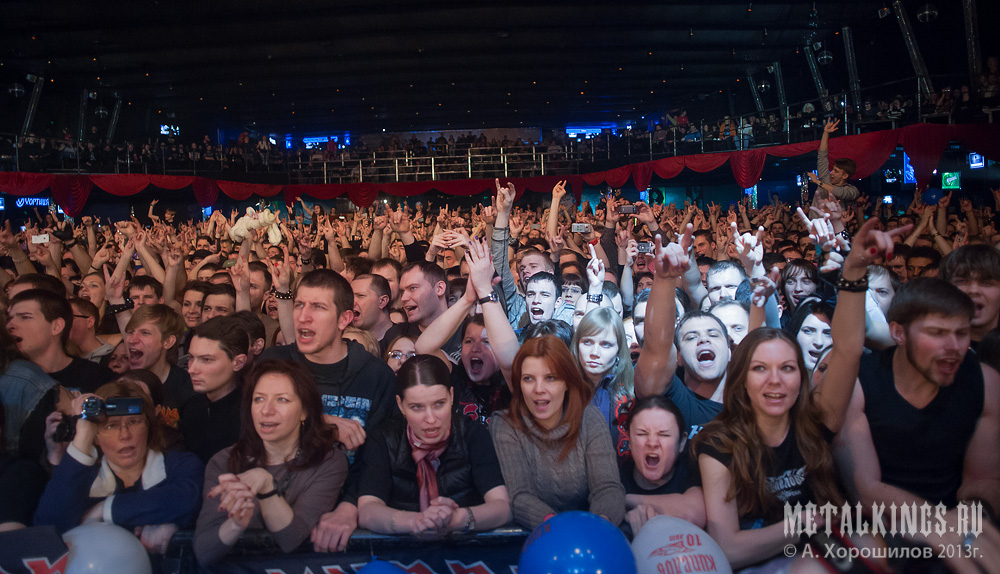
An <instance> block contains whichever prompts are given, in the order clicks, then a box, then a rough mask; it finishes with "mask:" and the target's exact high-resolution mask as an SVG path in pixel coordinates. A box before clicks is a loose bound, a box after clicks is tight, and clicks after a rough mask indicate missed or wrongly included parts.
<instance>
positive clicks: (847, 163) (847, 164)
mask: <svg viewBox="0 0 1000 574" xmlns="http://www.w3.org/2000/svg"><path fill="white" fill-rule="evenodd" d="M833 167H839V168H840V169H842V170H844V173H846V174H847V177H851V176H853V175H854V174H855V173H856V172H857V171H858V164H857V163H855V162H854V160H853V159H851V158H849V157H838V158H837V159H835V160H833Z"/></svg>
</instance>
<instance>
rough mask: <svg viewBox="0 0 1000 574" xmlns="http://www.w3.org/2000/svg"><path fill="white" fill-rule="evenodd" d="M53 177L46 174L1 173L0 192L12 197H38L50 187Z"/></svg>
mask: <svg viewBox="0 0 1000 574" xmlns="http://www.w3.org/2000/svg"><path fill="white" fill-rule="evenodd" d="M52 177H53V176H51V175H48V174H45V173H28V172H24V171H12V172H0V192H3V193H9V194H11V195H37V194H39V193H42V192H43V191H45V189H46V188H47V187H49V184H50V183H51V182H52Z"/></svg>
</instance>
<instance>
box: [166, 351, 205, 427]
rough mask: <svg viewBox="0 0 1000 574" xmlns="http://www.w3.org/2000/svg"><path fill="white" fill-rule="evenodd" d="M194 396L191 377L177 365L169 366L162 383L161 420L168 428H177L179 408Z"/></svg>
mask: <svg viewBox="0 0 1000 574" xmlns="http://www.w3.org/2000/svg"><path fill="white" fill-rule="evenodd" d="M196 394H197V393H195V392H194V387H193V386H192V385H191V375H188V372H187V371H185V370H184V369H182V368H180V367H178V366H177V365H170V372H169V373H168V374H167V379H166V380H165V381H163V411H164V412H163V418H164V419H165V420H166V421H167V422H168V424H169V426H171V427H174V428H177V421H178V420H179V419H180V413H181V407H182V406H184V403H186V402H187V401H188V399H190V398H191V397H193V396H195V395H196Z"/></svg>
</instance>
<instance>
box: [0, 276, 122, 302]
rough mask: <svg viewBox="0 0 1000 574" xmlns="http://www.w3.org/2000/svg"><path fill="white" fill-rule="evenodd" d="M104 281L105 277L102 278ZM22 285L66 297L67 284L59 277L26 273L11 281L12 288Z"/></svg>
mask: <svg viewBox="0 0 1000 574" xmlns="http://www.w3.org/2000/svg"><path fill="white" fill-rule="evenodd" d="M101 280H102V281H103V280H104V277H101ZM21 285H31V288H32V289H42V290H44V291H49V292H50V293H55V294H56V295H59V296H60V297H63V298H65V297H66V284H65V283H63V282H62V280H61V279H59V278H58V277H54V276H52V275H45V274H42V273H26V274H24V275H21V276H20V277H18V278H17V279H15V280H13V281H11V283H10V286H11V287H18V286H21Z"/></svg>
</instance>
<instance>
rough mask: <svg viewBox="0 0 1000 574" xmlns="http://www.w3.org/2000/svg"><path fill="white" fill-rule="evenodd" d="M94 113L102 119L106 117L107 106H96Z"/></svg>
mask: <svg viewBox="0 0 1000 574" xmlns="http://www.w3.org/2000/svg"><path fill="white" fill-rule="evenodd" d="M94 115H95V116H97V117H99V118H101V119H102V120H103V119H104V118H106V117H108V108H106V107H104V106H97V109H95V110H94Z"/></svg>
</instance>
